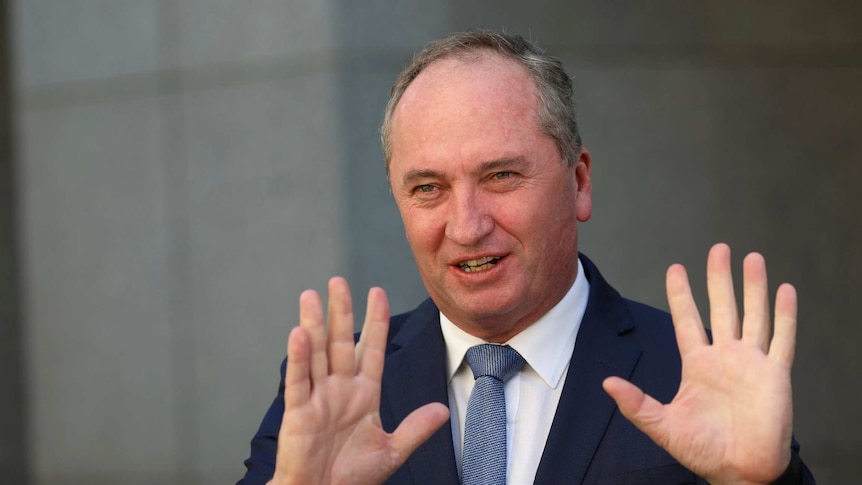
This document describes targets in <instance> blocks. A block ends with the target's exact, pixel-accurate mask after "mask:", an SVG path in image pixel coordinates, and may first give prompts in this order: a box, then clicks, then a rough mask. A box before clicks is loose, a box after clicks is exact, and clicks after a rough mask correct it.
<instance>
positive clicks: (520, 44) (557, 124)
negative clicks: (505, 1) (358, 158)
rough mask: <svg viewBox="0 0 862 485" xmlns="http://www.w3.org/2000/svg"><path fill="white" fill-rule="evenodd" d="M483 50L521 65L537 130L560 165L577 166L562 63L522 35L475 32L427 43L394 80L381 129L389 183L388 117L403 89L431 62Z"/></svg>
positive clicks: (568, 89) (474, 54) (572, 108)
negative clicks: (532, 96) (530, 86)
mask: <svg viewBox="0 0 862 485" xmlns="http://www.w3.org/2000/svg"><path fill="white" fill-rule="evenodd" d="M483 51H484V52H491V53H493V54H497V55H499V56H502V57H503V58H505V59H510V60H512V61H515V62H516V63H518V64H519V65H521V66H523V67H524V69H525V70H526V72H527V74H528V75H529V76H530V78H531V79H532V80H533V82H534V83H535V85H536V92H537V95H538V97H539V112H538V123H539V128H540V129H541V130H542V132H543V133H544V134H546V135H548V136H550V137H551V138H553V139H554V141H555V142H556V144H557V149H558V150H559V152H560V156H561V157H562V159H563V161H564V162H565V163H566V164H567V165H568V166H572V165H574V164H575V162H576V161H577V159H578V157H579V156H580V153H581V135H580V133H578V123H577V121H576V120H575V105H574V101H573V100H572V93H573V90H572V79H571V78H570V77H569V75H568V74H567V73H566V71H565V69H564V68H563V63H562V62H560V60H559V59H557V58H555V57H551V56H549V55H547V54H546V53H545V51H544V50H543V49H541V48H539V47H538V46H536V45H535V44H533V43H531V42H530V41H528V40H526V39H524V38H523V37H521V36H520V35H510V34H505V33H498V32H489V31H486V30H474V31H469V32H459V33H455V34H451V35H449V36H447V37H445V38H443V39H440V40H437V41H435V42H432V43H431V44H428V45H427V46H426V47H425V48H424V49H422V50H421V51H420V52H419V53H418V54H416V55H415V56H413V60H412V61H411V62H410V64H409V65H408V66H407V67H406V68H404V70H403V71H401V74H399V75H398V78H396V79H395V83H394V84H393V85H392V89H391V90H390V92H389V102H388V103H387V104H386V110H385V111H384V114H383V124H382V125H381V127H380V141H381V144H382V145H383V156H384V157H385V159H386V178H387V180H388V179H389V162H390V161H391V159H392V115H393V113H394V111H395V107H396V106H398V102H399V101H400V100H401V96H402V95H404V91H406V90H407V87H408V86H410V83H412V82H413V80H414V79H416V77H417V76H419V74H420V73H421V72H422V71H423V70H424V69H425V68H426V67H428V66H429V65H431V64H432V63H434V62H435V61H438V60H441V59H446V58H450V57H456V58H459V59H469V58H471V57H479V56H480V55H481V54H482V52H483Z"/></svg>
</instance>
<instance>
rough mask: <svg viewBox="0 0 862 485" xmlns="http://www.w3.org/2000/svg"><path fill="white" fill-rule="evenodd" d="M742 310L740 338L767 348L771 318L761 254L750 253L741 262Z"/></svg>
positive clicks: (761, 347)
mask: <svg viewBox="0 0 862 485" xmlns="http://www.w3.org/2000/svg"><path fill="white" fill-rule="evenodd" d="M742 275H743V276H742V281H743V290H742V292H743V310H744V314H745V316H744V317H743V320H742V340H743V342H745V343H746V344H747V345H750V346H752V347H756V348H759V349H760V350H762V351H763V352H767V351H768V350H769V334H770V327H771V326H772V320H771V319H770V317H769V285H768V283H767V278H766V262H765V261H764V260H763V256H761V255H760V254H757V253H751V254H749V255H748V256H746V257H745V260H744V261H743V262H742Z"/></svg>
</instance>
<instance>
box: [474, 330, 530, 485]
mask: <svg viewBox="0 0 862 485" xmlns="http://www.w3.org/2000/svg"><path fill="white" fill-rule="evenodd" d="M464 358H465V359H466V360H467V363H468V364H469V365H470V369H472V370H473V378H474V379H476V384H475V386H474V387H473V393H472V394H470V402H469V403H468V404H467V419H466V422H465V423H464V451H463V453H462V455H461V458H462V459H461V483H462V484H463V485H505V484H506V396H505V395H504V394H503V385H504V383H505V382H506V381H507V380H509V378H510V377H512V376H513V375H515V373H517V372H518V371H519V370H521V367H523V366H524V358H523V357H521V354H519V353H518V352H517V351H516V350H515V349H513V348H511V347H509V346H503V345H492V344H482V345H477V346H475V347H470V348H469V349H467V355H465V356H464Z"/></svg>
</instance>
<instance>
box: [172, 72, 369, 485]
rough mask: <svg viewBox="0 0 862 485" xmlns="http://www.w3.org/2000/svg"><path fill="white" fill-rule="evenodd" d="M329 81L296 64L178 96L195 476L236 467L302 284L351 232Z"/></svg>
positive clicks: (322, 284)
mask: <svg viewBox="0 0 862 485" xmlns="http://www.w3.org/2000/svg"><path fill="white" fill-rule="evenodd" d="M334 89H335V88H334V77H333V76H326V75H307V76H305V75H299V76H297V77H293V78H290V79H284V80H273V81H271V82H266V83H259V84H253V85H247V86H237V87H230V88H224V89H214V90H207V91H200V92H190V93H187V94H186V95H185V97H184V100H183V106H184V111H185V112H184V116H183V129H184V131H185V136H186V137H187V138H186V139H187V140H188V141H187V147H186V157H187V160H188V174H189V176H188V197H189V221H190V226H191V232H190V237H191V240H190V244H191V252H190V255H191V276H192V280H191V288H190V291H191V298H192V318H193V322H192V325H193V329H194V330H193V342H194V350H193V355H192V357H193V359H190V362H189V364H191V365H192V366H193V368H194V369H195V374H194V379H193V381H192V382H190V385H192V386H193V388H194V390H195V394H194V395H193V396H190V398H191V399H193V400H194V408H195V409H196V410H197V411H196V413H195V415H194V417H193V419H194V420H195V423H196V427H195V429H193V430H192V432H193V434H194V435H195V436H196V437H197V440H198V441H197V444H196V445H195V446H198V447H199V454H198V456H197V457H196V460H197V464H198V466H199V473H200V476H201V477H202V479H203V483H211V482H224V481H225V479H226V478H229V477H239V476H240V474H241V472H242V464H241V462H242V459H243V458H244V457H245V456H247V454H248V442H249V439H250V438H251V434H252V433H253V431H254V430H256V429H257V425H258V424H259V422H260V419H261V418H262V416H263V411H264V410H265V409H266V408H267V407H268V406H269V404H270V402H271V400H272V398H273V397H274V395H275V391H276V384H277V382H278V366H279V364H280V361H281V359H282V358H283V357H284V354H285V343H286V341H287V335H288V333H289V331H290V328H292V327H293V326H294V325H296V324H297V323H298V298H299V294H300V293H301V292H302V290H304V289H306V288H309V287H313V288H316V289H318V290H322V291H325V289H326V282H327V280H328V279H329V277H330V276H333V275H336V274H343V273H344V272H345V269H346V268H345V267H344V265H343V263H342V253H343V251H344V248H345V247H348V246H350V245H353V244H355V242H354V241H353V240H352V239H348V234H347V232H346V231H345V229H344V228H343V227H342V226H341V221H342V220H343V217H342V214H341V211H342V210H343V207H345V206H347V205H349V203H350V201H349V200H348V199H347V197H346V194H345V193H344V191H343V187H344V180H343V173H344V167H343V165H344V163H345V161H344V159H345V155H344V153H343V140H342V138H343V137H342V136H341V133H340V126H339V123H338V119H337V110H336V108H337V105H336V99H335V97H334V96H333V93H334ZM324 295H325V293H324ZM358 297H359V296H358Z"/></svg>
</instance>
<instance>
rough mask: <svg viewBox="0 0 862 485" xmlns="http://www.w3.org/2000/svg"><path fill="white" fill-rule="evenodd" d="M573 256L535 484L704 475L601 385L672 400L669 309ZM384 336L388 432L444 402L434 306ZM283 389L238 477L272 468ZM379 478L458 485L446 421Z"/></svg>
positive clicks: (253, 477) (674, 357) (674, 352)
mask: <svg viewBox="0 0 862 485" xmlns="http://www.w3.org/2000/svg"><path fill="white" fill-rule="evenodd" d="M581 261H582V263H583V266H584V272H585V274H586V277H587V279H588V280H589V282H590V296H589V300H588V304H587V309H586V313H585V314H584V318H583V321H582V323H581V328H580V330H579V332H578V336H577V341H576V343H575V350H574V353H573V354H572V359H571V363H570V365H569V371H568V375H567V377H566V382H565V385H564V387H563V394H562V396H561V398H560V402H559V405H558V407H557V410H556V415H555V416H554V422H553V426H552V427H551V432H550V435H549V436H548V440H547V442H546V444H545V450H544V452H543V454H542V459H541V462H540V464H539V468H538V471H537V473H536V479H535V483H536V484H590V483H596V484H638V485H644V484H661V485H668V484H690V483H706V482H705V481H703V480H702V479H699V478H698V477H696V476H695V475H694V474H693V473H692V472H690V471H688V470H686V469H685V468H684V467H682V466H681V465H680V464H679V463H677V462H676V460H674V459H673V458H672V457H671V456H670V455H668V454H667V453H666V452H665V451H664V450H663V449H661V448H660V447H659V446H657V445H656V444H655V443H654V442H653V441H652V440H650V439H649V438H648V437H647V436H646V435H644V434H643V433H641V432H640V431H639V430H638V429H637V428H635V427H634V425H632V424H631V423H630V422H629V421H628V420H627V419H625V418H624V417H623V416H622V415H621V414H620V413H619V410H617V408H616V405H615V403H614V401H613V400H612V399H611V398H610V397H609V396H608V395H607V394H606V393H605V392H604V390H603V389H602V381H603V380H604V379H605V378H606V377H609V376H620V377H623V378H625V379H627V380H629V381H631V382H633V383H634V384H636V385H637V386H639V387H640V388H641V389H643V390H644V391H645V392H646V393H648V394H650V395H651V396H653V397H654V398H656V399H658V400H659V401H662V402H669V401H670V400H671V399H673V396H674V395H675V394H676V392H677V389H678V387H679V379H680V374H681V367H680V357H679V351H678V349H677V346H676V338H675V336H674V332H673V324H672V322H671V319H670V315H668V314H667V313H666V312H663V311H660V310H657V309H655V308H651V307H648V306H646V305H643V304H640V303H636V302H633V301H630V300H626V299H624V298H622V297H621V296H620V295H619V293H617V291H616V290H614V289H613V288H612V287H611V286H610V285H608V283H607V282H605V280H604V279H603V278H602V276H601V274H600V273H599V271H598V269H596V267H595V266H594V265H593V264H592V262H590V261H589V259H587V258H586V257H584V256H581ZM388 339H389V342H388V348H387V354H386V363H385V367H384V372H383V387H382V395H381V404H380V418H381V420H382V422H383V426H384V428H385V429H386V430H387V431H390V432H391V431H392V430H394V429H395V427H396V426H397V425H398V423H400V422H401V421H402V420H403V419H404V418H405V417H406V416H407V415H408V414H409V413H410V412H412V411H413V410H414V409H416V408H418V407H420V406H422V405H424V404H427V403H429V402H441V403H443V404H447V405H448V388H447V385H448V384H447V373H446V347H445V343H444V341H443V336H442V334H441V331H440V321H439V311H438V309H437V307H436V306H435V305H434V303H433V302H432V301H431V300H430V299H429V300H426V301H425V302H423V303H422V304H421V305H420V306H419V307H418V308H416V309H415V310H413V311H411V312H408V313H404V314H401V315H397V316H394V317H392V319H391V324H390V329H389V337H388ZM283 366H284V364H282V382H283V378H284V367H283ZM283 392H284V386H283V383H282V384H281V385H280V387H279V393H278V396H277V397H276V399H275V401H274V402H273V404H272V406H271V407H270V409H269V411H268V412H267V414H266V416H265V417H264V420H263V423H262V424H261V426H260V429H259V430H258V432H257V434H256V435H255V437H254V439H253V440H252V450H251V457H250V458H249V459H248V460H246V462H245V463H246V467H247V473H246V476H245V478H244V479H243V480H241V481H240V483H246V484H252V483H265V482H266V481H267V480H268V479H269V478H271V477H272V474H273V471H274V468H275V455H276V448H277V439H278V430H279V427H280V424H281V415H282V414H283V412H284V401H283ZM793 446H794V453H793V455H794V462H792V465H793V466H791V469H789V470H788V472H790V476H789V477H783V478H790V481H788V482H787V483H814V480H813V477H811V476H810V473H808V471H807V469H805V468H804V465H802V464H801V462H799V460H798V455H797V452H798V445H796V443H795V442H794V445H793ZM512 459H515V460H517V459H518V458H517V457H512ZM794 467H795V468H794ZM786 475H787V474H786ZM386 483H387V484H391V485H396V484H397V485H402V484H403V485H419V484H434V485H458V483H459V479H458V473H457V470H456V465H455V452H454V448H453V445H452V430H451V427H450V425H449V424H448V423H447V424H446V425H444V426H443V427H442V428H441V429H440V430H439V431H437V432H436V433H435V434H434V435H433V436H432V437H431V439H429V440H428V441H427V442H426V443H424V444H423V445H422V446H420V447H419V449H418V450H416V452H415V453H413V455H411V456H410V458H409V459H408V460H407V462H406V463H405V464H404V465H403V466H402V467H401V468H400V469H398V470H397V471H396V472H395V474H394V475H393V476H392V477H390V479H389V480H388V481H387V482H386ZM782 483H783V482H782Z"/></svg>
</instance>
